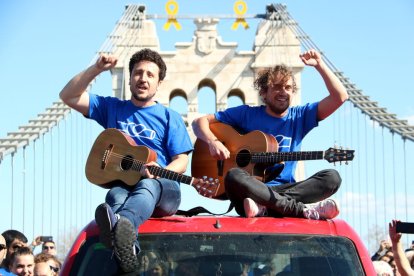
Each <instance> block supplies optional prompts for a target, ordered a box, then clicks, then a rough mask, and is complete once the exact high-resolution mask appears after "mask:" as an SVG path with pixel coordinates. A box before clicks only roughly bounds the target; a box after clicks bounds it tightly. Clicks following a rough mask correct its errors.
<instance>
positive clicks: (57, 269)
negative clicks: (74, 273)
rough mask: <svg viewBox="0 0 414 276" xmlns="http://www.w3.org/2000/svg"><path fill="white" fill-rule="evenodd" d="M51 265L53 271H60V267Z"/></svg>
mask: <svg viewBox="0 0 414 276" xmlns="http://www.w3.org/2000/svg"><path fill="white" fill-rule="evenodd" d="M49 267H50V269H51V270H52V271H53V272H55V273H58V272H59V267H54V266H51V265H49Z"/></svg>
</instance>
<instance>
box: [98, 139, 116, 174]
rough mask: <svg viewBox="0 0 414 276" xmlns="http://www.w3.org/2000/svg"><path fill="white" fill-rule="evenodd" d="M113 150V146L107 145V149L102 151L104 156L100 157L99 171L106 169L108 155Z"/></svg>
mask: <svg viewBox="0 0 414 276" xmlns="http://www.w3.org/2000/svg"><path fill="white" fill-rule="evenodd" d="M113 148H114V145H113V144H109V146H108V148H107V149H106V150H105V151H104V154H103V156H102V160H101V169H102V170H103V169H105V167H106V163H107V161H108V158H109V155H110V154H111V152H112V149H113Z"/></svg>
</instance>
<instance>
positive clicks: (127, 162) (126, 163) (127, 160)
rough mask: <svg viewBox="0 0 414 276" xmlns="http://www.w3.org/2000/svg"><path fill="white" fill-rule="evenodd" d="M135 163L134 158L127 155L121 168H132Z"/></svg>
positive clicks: (125, 169)
mask: <svg viewBox="0 0 414 276" xmlns="http://www.w3.org/2000/svg"><path fill="white" fill-rule="evenodd" d="M133 163H134V158H133V157H132V156H131V155H125V156H124V158H122V160H121V169H122V170H124V171H127V170H129V169H131V167H132V164H133Z"/></svg>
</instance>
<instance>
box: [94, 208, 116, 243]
mask: <svg viewBox="0 0 414 276" xmlns="http://www.w3.org/2000/svg"><path fill="white" fill-rule="evenodd" d="M95 221H96V224H98V227H99V241H100V242H101V243H102V244H103V245H104V246H105V247H107V248H112V245H113V242H112V234H113V230H114V227H115V225H116V223H117V221H118V217H117V215H115V214H114V212H113V211H112V209H111V207H110V206H109V205H108V204H106V203H102V204H101V205H99V206H98V207H97V208H96V210H95Z"/></svg>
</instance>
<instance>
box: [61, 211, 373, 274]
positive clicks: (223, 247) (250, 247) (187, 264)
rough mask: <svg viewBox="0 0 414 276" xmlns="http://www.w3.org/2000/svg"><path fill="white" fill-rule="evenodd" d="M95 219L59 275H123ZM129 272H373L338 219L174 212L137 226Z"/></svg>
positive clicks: (361, 248) (350, 232) (356, 239)
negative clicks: (135, 264)
mask: <svg viewBox="0 0 414 276" xmlns="http://www.w3.org/2000/svg"><path fill="white" fill-rule="evenodd" d="M98 231H99V230H98V228H97V225H96V224H95V222H94V221H92V222H91V223H89V224H88V225H87V226H86V227H85V229H83V230H82V232H81V233H80V234H79V236H78V238H77V239H76V241H75V243H74V245H73V246H72V249H71V251H70V252H69V253H68V255H67V258H66V260H65V262H64V265H63V268H62V273H61V275H64V276H66V275H73V276H75V275H77V276H80V275H88V276H90V275H121V274H120V273H119V272H118V266H117V264H116V261H115V259H114V258H113V256H112V251H111V250H109V249H107V248H105V247H104V246H103V245H102V244H101V243H99V240H98ZM139 241H140V245H141V252H140V254H139V263H140V265H139V269H138V271H137V272H136V273H133V275H176V276H181V275H183V276H186V275H188V276H195V275H200V276H201V275H222V276H226V275H254V276H255V275H278V276H287V275H306V276H312V275H318V276H321V275H332V276H339V275H344V276H352V275H376V274H375V271H374V268H373V265H372V262H371V258H370V256H369V254H368V251H367V250H366V248H365V246H364V245H363V243H362V242H361V240H360V238H359V237H358V235H357V234H356V233H355V231H354V230H353V229H352V228H351V227H350V226H349V225H348V224H347V223H346V222H344V221H343V220H340V219H334V220H327V221H320V220H307V219H299V218H268V217H260V218H242V217H230V216H223V217H222V216H195V217H182V216H171V217H166V218H161V219H155V218H153V219H150V220H148V221H147V222H145V223H144V224H143V225H142V226H141V227H140V229H139Z"/></svg>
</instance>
